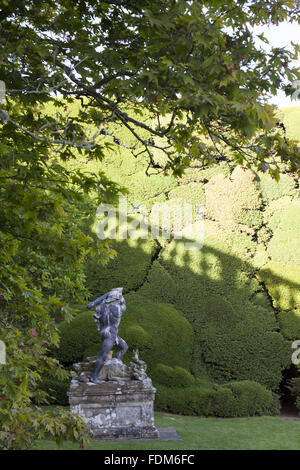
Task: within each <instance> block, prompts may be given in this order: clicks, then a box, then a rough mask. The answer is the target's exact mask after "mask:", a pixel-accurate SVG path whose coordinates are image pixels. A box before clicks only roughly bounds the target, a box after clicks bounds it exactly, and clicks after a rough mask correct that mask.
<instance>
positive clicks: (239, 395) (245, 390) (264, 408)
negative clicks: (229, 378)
mask: <svg viewBox="0 0 300 470" xmlns="http://www.w3.org/2000/svg"><path fill="white" fill-rule="evenodd" d="M228 387H229V389H230V390H231V391H232V393H233V396H234V398H235V401H236V414H235V415H233V416H256V415H274V414H279V407H278V396H276V395H274V394H273V393H272V392H271V391H270V390H267V389H266V388H265V387H263V386H262V385H261V384H259V383H257V382H254V381H250V380H244V381H240V382H231V383H229V384H228Z"/></svg>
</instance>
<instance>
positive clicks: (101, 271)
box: [85, 239, 158, 296]
mask: <svg viewBox="0 0 300 470" xmlns="http://www.w3.org/2000/svg"><path fill="white" fill-rule="evenodd" d="M111 247H112V249H114V250H115V251H116V252H117V256H116V257H115V258H114V259H111V260H109V261H108V263H107V264H106V265H105V266H103V265H100V264H98V263H97V261H96V260H95V259H94V258H91V257H89V258H88V259H87V262H86V268H85V272H86V279H87V284H88V286H89V290H90V292H91V294H92V295H94V296H100V295H102V294H104V293H105V292H108V291H109V290H110V289H112V288H113V287H117V286H122V287H123V288H124V292H125V293H126V292H128V291H131V290H136V289H137V288H138V287H139V286H140V285H141V283H142V282H143V279H144V278H145V277H146V275H147V272H148V270H149V269H150V266H151V259H152V257H153V256H154V254H155V252H156V251H157V249H158V246H157V243H156V242H155V240H151V239H149V240H143V242H141V241H140V240H139V242H137V241H136V240H133V239H128V240H111Z"/></svg>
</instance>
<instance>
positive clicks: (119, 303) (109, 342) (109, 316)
mask: <svg viewBox="0 0 300 470" xmlns="http://www.w3.org/2000/svg"><path fill="white" fill-rule="evenodd" d="M122 292H123V288H122V287H116V288H115V289H112V290H110V291H109V292H107V293H106V294H104V295H102V297H99V298H98V299H96V300H94V301H93V302H90V303H89V304H88V305H87V308H93V307H95V313H94V315H93V318H94V320H95V321H96V323H97V328H98V330H99V331H100V338H101V340H102V345H101V350H100V353H99V355H98V358H97V360H96V362H95V365H94V369H93V373H92V376H91V378H90V381H91V382H93V383H99V380H98V375H99V372H100V370H101V368H102V366H103V364H104V362H105V360H106V358H107V356H108V354H109V352H110V351H111V350H112V348H113V346H115V345H116V346H118V347H119V348H120V349H119V351H118V352H117V354H116V358H117V359H119V360H122V358H123V356H124V354H125V353H126V351H127V349H128V346H127V344H126V342H125V341H124V340H123V339H122V338H120V336H118V326H119V324H120V321H121V317H122V313H123V312H124V311H125V310H126V303H125V299H124V297H123V294H122Z"/></svg>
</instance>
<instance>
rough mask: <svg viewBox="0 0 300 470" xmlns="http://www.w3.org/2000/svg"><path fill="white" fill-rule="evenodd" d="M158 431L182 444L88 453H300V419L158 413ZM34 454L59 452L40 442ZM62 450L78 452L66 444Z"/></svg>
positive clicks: (107, 445)
mask: <svg viewBox="0 0 300 470" xmlns="http://www.w3.org/2000/svg"><path fill="white" fill-rule="evenodd" d="M155 425H156V426H157V427H166V426H171V427H173V428H174V429H175V430H176V431H177V433H178V434H179V435H180V436H181V438H182V440H170V441H166V440H159V439H158V440H148V441H127V442H111V441H106V442H105V441H103V442H91V443H90V444H89V445H88V446H87V447H86V449H87V450H132V451H134V450H300V419H295V420H284V419H282V418H280V417H270V416H266V417H265V416H263V417H254V418H233V419H219V418H198V417H192V416H178V415H169V414H162V413H155ZM34 449H35V450H58V449H59V448H58V447H57V445H56V444H55V443H54V442H51V441H46V440H40V441H37V442H36V444H35V446H34ZM61 449H62V450H79V446H78V445H76V444H72V443H71V442H65V443H64V445H63V447H61Z"/></svg>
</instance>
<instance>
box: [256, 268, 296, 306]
mask: <svg viewBox="0 0 300 470" xmlns="http://www.w3.org/2000/svg"><path fill="white" fill-rule="evenodd" d="M258 278H259V279H260V281H262V282H264V284H265V286H266V288H267V289H268V292H269V294H270V296H271V297H272V299H273V305H274V307H276V308H279V309H281V310H294V309H300V291H299V286H300V270H299V266H293V265H286V264H281V263H275V262H273V261H271V262H269V263H268V264H266V265H265V266H264V267H263V268H262V269H261V270H260V271H259V272H258Z"/></svg>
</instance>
